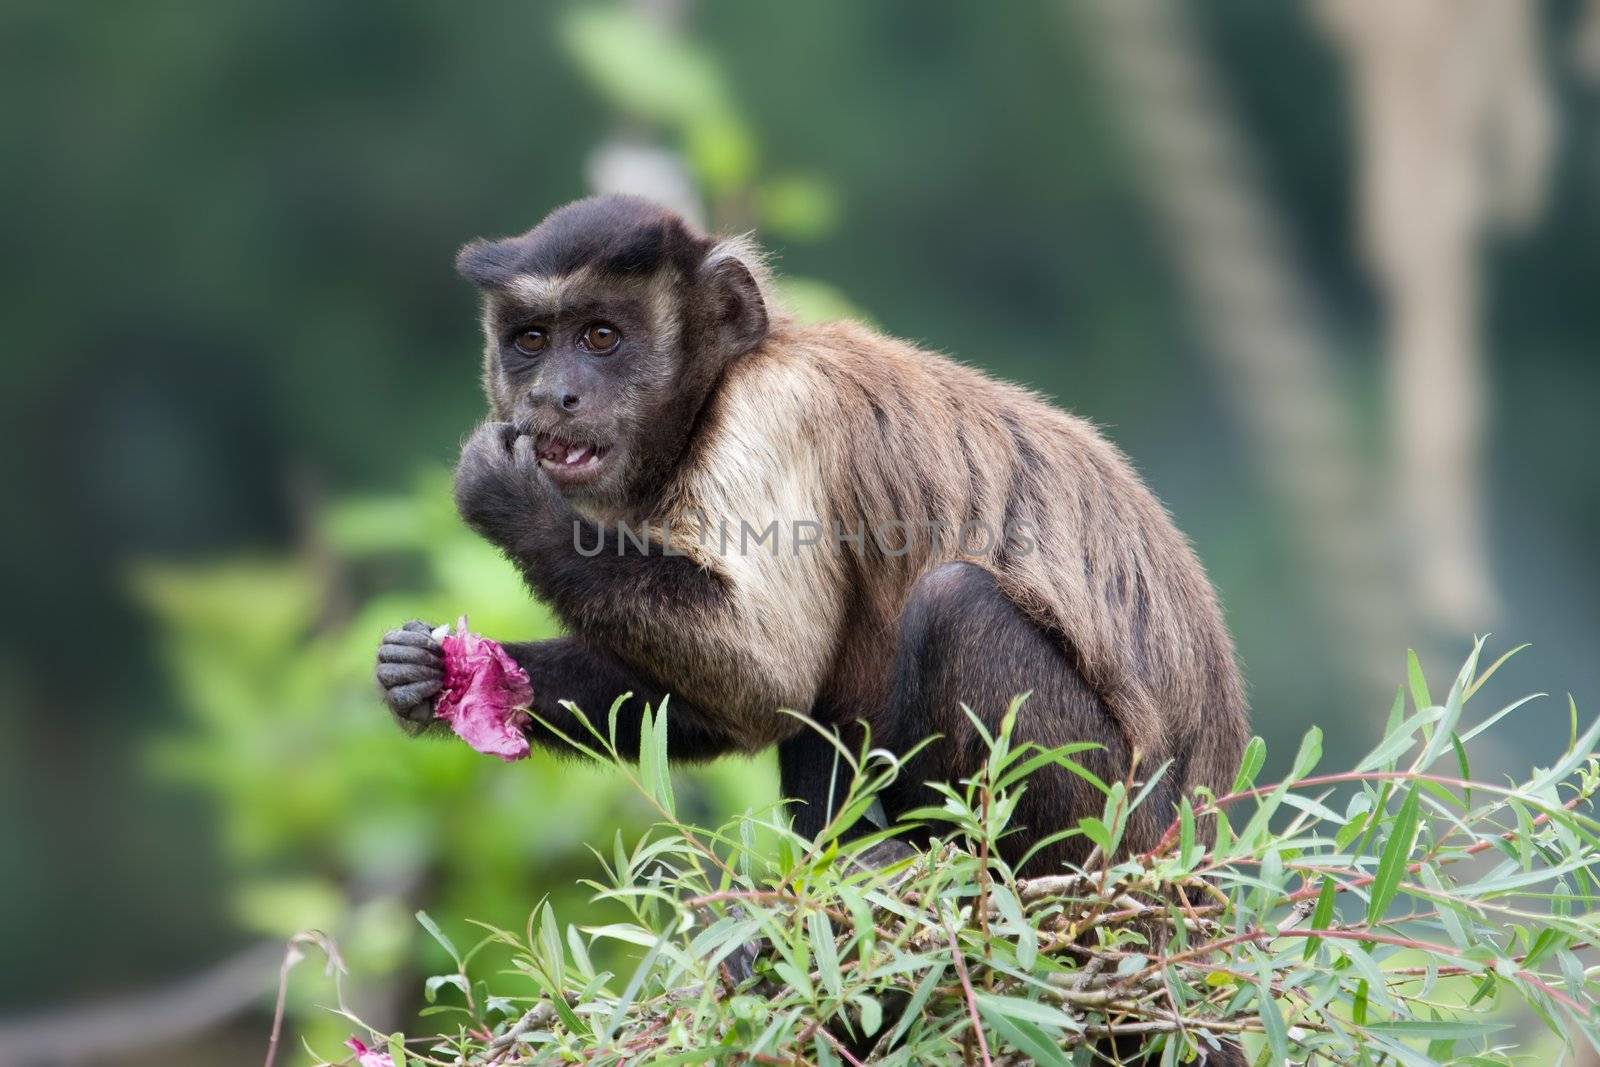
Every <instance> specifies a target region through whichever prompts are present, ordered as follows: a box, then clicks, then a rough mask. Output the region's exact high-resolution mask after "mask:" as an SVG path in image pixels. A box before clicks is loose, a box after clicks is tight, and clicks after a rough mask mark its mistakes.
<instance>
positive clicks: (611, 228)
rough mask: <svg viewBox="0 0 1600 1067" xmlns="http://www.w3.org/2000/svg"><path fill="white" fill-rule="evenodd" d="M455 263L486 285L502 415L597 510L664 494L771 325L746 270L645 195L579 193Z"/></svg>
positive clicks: (488, 371) (495, 396)
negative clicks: (733, 367) (734, 365)
mask: <svg viewBox="0 0 1600 1067" xmlns="http://www.w3.org/2000/svg"><path fill="white" fill-rule="evenodd" d="M456 266H457V268H458V269H459V270H460V271H461V273H462V274H463V275H465V276H466V277H467V278H468V279H470V280H471V281H473V282H475V283H476V284H477V285H478V286H479V287H480V288H481V289H482V290H483V293H484V334H485V338H486V341H487V347H486V351H485V362H484V387H485V391H486V392H487V393H488V395H489V407H490V410H491V412H492V413H493V415H494V417H495V418H497V419H499V420H502V421H507V422H511V423H512V424H513V425H514V426H515V427H516V428H517V430H518V432H519V433H521V434H523V435H525V436H527V437H529V438H531V439H532V440H533V443H534V450H535V452H536V454H537V456H538V472H537V473H538V475H539V476H540V477H544V478H548V479H549V480H550V482H551V483H552V484H553V485H554V486H555V487H556V488H557V489H559V490H560V491H561V492H562V493H563V494H564V495H565V496H566V497H567V498H568V499H569V500H571V501H572V502H573V503H574V505H576V506H578V507H579V509H580V510H582V511H584V512H586V513H588V514H589V515H590V516H591V517H596V518H599V517H606V516H617V517H620V516H623V515H628V514H630V513H633V512H636V511H638V510H639V509H641V508H646V507H648V505H649V504H650V503H651V501H652V500H653V499H655V498H656V497H657V496H659V495H660V494H661V493H662V492H663V491H665V489H666V488H667V486H668V484H669V483H670V480H671V476H672V473H673V471H674V470H675V469H676V468H677V466H678V464H679V463H680V462H681V461H682V458H683V456H684V455H685V452H686V449H687V445H688V441H689V438H690V435H691V433H692V431H693V428H694V426H695V424H696V420H697V419H698V417H699V414H700V410H701V408H702V407H703V406H704V404H705V401H706V398H707V396H708V395H709V394H710V391H711V389H712V388H713V386H714V385H715V383H716V381H717V380H718V378H719V376H720V375H721V373H722V370H723V368H725V367H726V366H727V363H728V361H729V360H731V359H734V358H736V357H738V356H740V355H742V354H743V353H745V352H748V351H750V350H751V349H752V348H754V347H755V346H756V345H758V344H760V343H761V341H762V340H763V339H764V338H765V337H766V334H767V312H766V307H765V304H764V302H763V298H762V294H761V291H760V286H759V285H758V284H757V283H756V282H755V280H754V278H753V276H752V274H751V272H750V270H749V269H748V268H747V267H746V265H745V264H744V263H743V262H742V261H741V260H740V259H739V258H738V257H737V256H736V255H734V254H732V253H730V252H728V251H727V250H726V249H725V248H724V247H723V246H720V245H718V243H717V242H715V241H713V240H711V239H710V238H708V237H705V236H704V235H702V234H699V233H697V232H695V231H694V230H693V229H691V228H690V227H689V225H688V224H687V223H685V222H684V221H683V219H681V218H679V217H678V216H677V215H675V214H673V213H672V212H670V211H668V210H666V209H665V208H663V207H661V206H660V205H657V204H652V203H650V202H649V201H646V200H640V199H638V198H636V197H615V196H610V197H596V198H592V199H589V200H580V201H578V202H576V203H573V204H568V205H567V206H566V207H563V208H561V209H559V210H557V211H555V212H552V213H551V214H550V216H549V217H548V218H546V219H545V220H544V221H543V222H542V223H540V224H539V225H538V226H536V227H534V228H533V229H532V230H530V231H528V232H527V233H525V234H523V235H521V236H520V237H510V238H506V239H505V240H501V241H493V242H485V241H478V242H474V243H473V244H470V245H468V246H467V247H466V248H464V249H462V251H461V255H460V256H459V257H458V258H457V260H456Z"/></svg>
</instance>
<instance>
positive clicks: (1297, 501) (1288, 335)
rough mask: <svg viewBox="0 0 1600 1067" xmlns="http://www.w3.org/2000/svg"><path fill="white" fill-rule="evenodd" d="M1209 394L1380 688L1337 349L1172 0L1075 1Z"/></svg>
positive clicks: (1366, 551)
mask: <svg viewBox="0 0 1600 1067" xmlns="http://www.w3.org/2000/svg"><path fill="white" fill-rule="evenodd" d="M1071 8H1072V10H1073V11H1074V13H1075V14H1077V15H1078V16H1079V26H1080V27H1081V28H1082V29H1083V30H1084V31H1085V32H1086V33H1088V34H1090V35H1092V37H1093V40H1094V46H1093V47H1092V48H1090V49H1088V51H1089V52H1090V53H1091V54H1093V55H1094V56H1095V57H1096V58H1097V59H1098V60H1099V61H1100V63H1101V65H1102V74H1103V77H1104V80H1105V83H1106V85H1107V87H1108V89H1109V97H1110V99H1111V102H1112V106H1113V109H1114V110H1115V112H1116V115H1117V118H1118V120H1119V121H1120V124H1121V127H1122V129H1123V131H1124V133H1125V136H1126V138H1127V143H1128V146H1129V148H1130V150H1131V152H1132V155H1133V162H1134V165H1135V169H1136V170H1137V172H1138V175H1139V177H1140V179H1141V180H1142V182H1143V184H1144V186H1145V188H1146V190H1147V193H1148V196H1149V198H1150V201H1151V205H1152V207H1153V208H1154V209H1155V217H1156V221H1157V224H1158V229H1159V232H1160V234H1161V235H1162V236H1163V237H1164V239H1165V242H1166V244H1167V246H1168V249H1169V251H1170V254H1171V256H1172V258H1173V261H1174V264H1175V266H1176V269H1177V272H1178V276H1179V280H1180V281H1181V282H1182V284H1183V286H1184V288H1185V289H1186V291H1187V293H1188V299H1189V303H1190V305H1191V307H1192V309H1193V312H1194V314H1195V316H1196V319H1197V321H1198V324H1199V326H1200V328H1201V331H1202V333H1203V335H1204V337H1205V340H1206V344H1205V345H1204V346H1202V347H1203V349H1204V350H1205V351H1206V353H1207V354H1208V355H1209V356H1210V357H1211V359H1212V360H1213V367H1214V371H1215V373H1216V375H1217V377H1218V379H1219V380H1220V384H1221V393H1222V395H1223V397H1224V399H1225V400H1226V401H1227V402H1228V403H1229V404H1231V405H1232V407H1233V413H1234V416H1235V418H1236V420H1237V423H1238V425H1239V426H1240V428H1241V429H1242V431H1243V432H1244V434H1245V435H1246V437H1247V438H1248V439H1249V443H1250V446H1251V447H1250V448H1249V451H1250V453H1251V454H1252V455H1253V456H1255V457H1257V458H1258V462H1259V463H1260V464H1261V470H1262V474H1263V476H1264V478H1265V480H1266V482H1267V485H1268V488H1269V489H1270V491H1271V492H1272V493H1273V495H1275V496H1276V497H1277V499H1278V500H1279V501H1280V504H1281V506H1282V508H1283V510H1284V512H1285V514H1286V515H1287V517H1288V519H1289V523H1290V527H1291V531H1292V534H1293V536H1294V546H1295V549H1296V551H1297V554H1298V555H1299V556H1300V562H1301V566H1302V570H1303V571H1304V573H1305V574H1306V575H1307V576H1308V580H1309V582H1310V583H1311V585H1312V592H1313V594H1314V595H1315V597H1316V599H1317V600H1318V601H1319V603H1320V604H1321V605H1322V607H1323V608H1324V609H1325V611H1326V613H1327V615H1328V621H1329V624H1330V627H1331V629H1332V631H1333V636H1334V645H1335V653H1336V654H1337V655H1338V656H1339V658H1340V659H1341V660H1343V664H1342V665H1343V667H1344V668H1345V671H1344V673H1346V674H1348V675H1349V676H1351V677H1353V678H1357V679H1363V680H1365V681H1366V682H1367V683H1368V684H1374V685H1377V684H1381V685H1382V686H1383V687H1384V688H1385V689H1387V688H1388V687H1389V686H1392V685H1393V683H1394V679H1395V677H1396V673H1397V670H1398V668H1399V663H1400V659H1399V657H1400V653H1401V650H1402V649H1404V648H1405V647H1406V645H1407V643H1408V639H1409V638H1411V637H1412V635H1411V625H1410V618H1409V616H1408V614H1407V611H1406V604H1405V601H1404V599H1403V598H1402V597H1401V596H1400V595H1399V592H1398V589H1399V583H1398V582H1396V581H1395V580H1394V569H1393V558H1392V553H1391V552H1390V551H1389V540H1388V537H1387V533H1386V515H1385V508H1384V506H1383V501H1382V494H1381V493H1380V492H1379V491H1378V486H1377V483H1376V481H1375V479H1374V478H1373V475H1372V472H1371V471H1369V470H1367V469H1366V468H1365V466H1364V465H1363V463H1362V462H1361V459H1360V450H1359V448H1358V442H1359V440H1360V435H1359V431H1358V429H1357V427H1356V424H1355V420H1354V418H1353V404H1352V403H1351V401H1350V399H1349V398H1348V397H1346V396H1345V395H1344V390H1343V389H1342V388H1341V384H1340V382H1339V374H1338V358H1337V355H1336V352H1337V348H1336V346H1335V344H1334V342H1333V340H1332V339H1331V338H1330V336H1329V334H1328V331H1327V329H1326V327H1325V324H1324V322H1323V320H1322V318H1321V316H1320V315H1319V313H1318V311H1317V308H1316V301H1315V297H1314V294H1313V293H1312V292H1311V290H1310V287H1309V286H1308V285H1307V284H1306V283H1305V281H1304V276H1303V272H1302V271H1301V269H1300V268H1299V265H1298V264H1297V263H1296V261H1295V257H1294V255H1293V252H1292V250H1291V248H1290V241H1289V239H1288V237H1287V234H1286V227H1285V226H1284V225H1283V223H1282V221H1281V219H1280V217H1279V213H1278V211H1277V209H1276V206H1275V205H1274V203H1273V202H1272V199H1271V197H1270V196H1269V195H1268V194H1267V192H1266V190H1265V188H1264V186H1263V183H1262V182H1261V181H1260V180H1259V178H1258V176H1257V174H1256V172H1255V168H1254V165H1253V161H1252V154H1251V151H1250V148H1249V144H1248V139H1247V137H1246V136H1245V134H1244V132H1243V130H1241V129H1240V126H1239V124H1238V122H1237V120H1236V119H1235V117H1234V113H1233V110H1232V107H1231V106H1230V103H1229V101H1228V100H1227V98H1226V94H1225V93H1224V91H1223V89H1222V87H1221V80H1220V78H1219V77H1218V76H1217V74H1216V72H1215V71H1214V70H1213V68H1212V64H1211V60H1210V56H1209V55H1208V54H1207V52H1206V49H1205V48H1204V46H1203V43H1202V42H1201V41H1199V40H1198V38H1197V36H1196V34H1195V32H1194V30H1193V28H1192V26H1191V25H1190V24H1189V22H1188V21H1187V18H1186V15H1185V11H1184V9H1183V6H1182V5H1181V4H1180V3H1178V2H1176V0H1078V2H1076V3H1074V4H1072V5H1071Z"/></svg>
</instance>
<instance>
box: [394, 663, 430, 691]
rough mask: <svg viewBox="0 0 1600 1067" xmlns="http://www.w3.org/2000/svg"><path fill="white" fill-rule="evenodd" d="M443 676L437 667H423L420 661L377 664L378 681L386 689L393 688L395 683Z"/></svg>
mask: <svg viewBox="0 0 1600 1067" xmlns="http://www.w3.org/2000/svg"><path fill="white" fill-rule="evenodd" d="M443 677H444V672H443V671H441V670H439V668H437V667H424V666H422V665H421V664H420V663H380V664H378V681H379V682H381V683H383V685H384V687H385V688H388V689H393V688H394V687H395V686H397V685H407V684H409V683H411V682H429V681H437V680H438V679H441V678H443Z"/></svg>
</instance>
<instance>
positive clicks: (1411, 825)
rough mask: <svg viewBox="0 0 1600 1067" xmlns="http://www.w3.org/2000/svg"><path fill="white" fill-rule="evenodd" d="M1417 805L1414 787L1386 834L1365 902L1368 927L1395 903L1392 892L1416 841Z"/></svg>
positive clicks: (1398, 883) (1396, 886)
mask: <svg viewBox="0 0 1600 1067" xmlns="http://www.w3.org/2000/svg"><path fill="white" fill-rule="evenodd" d="M1419 803H1420V801H1418V799H1417V787H1416V786H1415V785H1413V786H1412V787H1411V788H1409V789H1407V790H1406V798H1405V800H1403V801H1401V802H1400V812H1399V814H1398V815H1396V816H1395V819H1394V825H1393V828H1392V829H1391V830H1390V831H1389V839H1388V841H1386V842H1385V843H1384V846H1383V855H1382V856H1381V857H1380V858H1379V860H1378V873H1377V875H1376V876H1375V877H1374V879H1373V882H1372V896H1371V899H1370V900H1368V902H1367V923H1368V924H1369V925H1373V924H1376V923H1378V922H1381V921H1382V920H1383V913H1384V912H1385V911H1387V910H1388V908H1389V904H1390V902H1392V901H1393V900H1394V896H1395V893H1396V892H1397V891H1398V890H1399V888H1400V879H1401V877H1402V876H1403V875H1404V874H1405V871H1406V864H1407V861H1408V860H1409V859H1410V858H1411V848H1412V846H1413V845H1414V844H1415V843H1416V839H1417V827H1418V823H1419V816H1418V805H1419Z"/></svg>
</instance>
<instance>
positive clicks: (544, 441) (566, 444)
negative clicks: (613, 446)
mask: <svg viewBox="0 0 1600 1067" xmlns="http://www.w3.org/2000/svg"><path fill="white" fill-rule="evenodd" d="M533 450H534V453H535V454H536V455H538V457H539V466H540V467H542V468H543V469H544V470H546V471H547V472H549V474H550V475H551V476H552V477H553V478H555V479H557V480H558V481H562V482H580V481H588V480H589V479H590V478H593V477H594V476H595V475H597V474H598V473H599V472H600V467H601V465H602V464H603V463H605V459H606V451H607V450H606V449H605V448H603V447H602V446H600V445H596V444H591V443H589V442H586V441H568V440H566V439H565V438H561V437H557V436H555V435H554V434H549V433H542V434H539V435H538V436H537V437H535V438H534V439H533Z"/></svg>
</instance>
